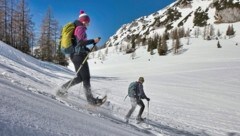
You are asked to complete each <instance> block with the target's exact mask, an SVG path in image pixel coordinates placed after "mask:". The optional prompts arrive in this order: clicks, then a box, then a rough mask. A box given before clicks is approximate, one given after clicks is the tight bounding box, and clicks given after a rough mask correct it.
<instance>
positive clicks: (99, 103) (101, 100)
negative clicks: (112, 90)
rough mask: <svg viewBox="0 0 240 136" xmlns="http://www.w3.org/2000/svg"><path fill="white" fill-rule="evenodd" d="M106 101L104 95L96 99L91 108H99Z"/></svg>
mask: <svg viewBox="0 0 240 136" xmlns="http://www.w3.org/2000/svg"><path fill="white" fill-rule="evenodd" d="M106 101H107V95H105V96H104V97H103V98H102V99H99V98H96V103H94V104H92V105H93V106H101V105H102V104H104V103H105V102H106Z"/></svg>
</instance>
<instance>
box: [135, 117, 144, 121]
mask: <svg viewBox="0 0 240 136" xmlns="http://www.w3.org/2000/svg"><path fill="white" fill-rule="evenodd" d="M136 120H137V121H144V119H143V118H141V117H137V119H136Z"/></svg>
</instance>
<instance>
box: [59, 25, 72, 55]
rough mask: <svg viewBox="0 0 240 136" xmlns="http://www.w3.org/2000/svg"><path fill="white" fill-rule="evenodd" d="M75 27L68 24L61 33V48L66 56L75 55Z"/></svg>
mask: <svg viewBox="0 0 240 136" xmlns="http://www.w3.org/2000/svg"><path fill="white" fill-rule="evenodd" d="M74 30H75V25H74V23H72V22H69V23H67V24H66V25H65V26H64V27H63V29H62V33H61V40H60V47H61V51H62V52H63V53H64V54H71V53H74V47H73V41H74V40H75V37H74Z"/></svg>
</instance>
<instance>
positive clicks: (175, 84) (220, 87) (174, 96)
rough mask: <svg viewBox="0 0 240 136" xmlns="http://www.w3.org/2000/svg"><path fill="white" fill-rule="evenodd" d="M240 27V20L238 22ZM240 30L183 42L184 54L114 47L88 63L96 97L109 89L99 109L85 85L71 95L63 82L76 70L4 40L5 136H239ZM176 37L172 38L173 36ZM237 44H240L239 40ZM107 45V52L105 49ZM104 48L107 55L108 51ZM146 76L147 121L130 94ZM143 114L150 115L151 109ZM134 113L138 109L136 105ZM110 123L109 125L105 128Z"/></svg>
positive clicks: (1, 98)
mask: <svg viewBox="0 0 240 136" xmlns="http://www.w3.org/2000/svg"><path fill="white" fill-rule="evenodd" d="M234 25H236V26H239V24H238V23H236V24H234ZM239 38H240V36H239V32H237V34H236V36H235V37H234V38H231V39H224V38H223V39H220V43H221V45H222V48H220V49H219V48H217V41H216V40H212V41H204V40H202V38H190V45H186V43H187V39H181V42H182V43H183V44H184V46H183V49H182V53H181V54H179V55H173V54H168V55H167V56H158V54H157V53H156V54H155V55H149V54H148V53H146V47H144V46H141V47H138V50H137V51H136V56H135V59H132V58H131V55H129V54H128V55H126V54H122V53H120V52H117V51H116V50H115V49H114V47H112V48H109V53H108V54H107V56H106V57H105V60H104V61H102V60H99V59H98V58H97V56H98V55H96V54H97V53H95V58H92V57H93V55H91V58H92V59H90V60H89V65H90V70H91V75H92V80H91V81H92V82H91V84H92V89H93V93H94V94H95V95H103V94H105V93H107V94H108V102H107V103H106V104H105V105H103V106H102V107H101V108H93V107H89V106H88V105H87V103H86V100H85V97H84V94H83V91H82V87H81V85H76V86H74V87H73V88H71V89H70V90H69V97H68V98H67V99H59V98H56V97H55V96H54V94H55V90H56V89H57V86H59V85H61V84H62V83H64V82H66V81H67V80H69V79H70V78H71V77H73V76H74V73H73V72H71V71H70V70H68V69H66V68H64V67H61V66H56V65H52V64H49V63H47V62H41V61H38V60H35V59H34V58H31V57H29V56H27V55H24V54H22V53H20V52H19V51H16V50H15V49H13V48H11V47H9V46H8V45H6V44H4V43H1V44H0V49H1V50H0V62H1V63H0V73H1V78H0V86H1V88H0V92H1V95H0V102H1V104H0V106H1V108H0V126H1V127H0V133H1V135H15V134H16V133H19V135H171V136H172V135H174V136H175V135H176V136H178V135H214V136H219V135H222V136H225V135H240V131H239V130H240V128H239V126H240V124H239V122H240V120H239V113H240V109H239V107H240V92H239V89H240V72H239V71H240V54H239V52H240V47H239ZM168 42H171V41H168ZM236 43H238V45H236ZM104 50H105V49H104ZM104 50H101V52H104ZM139 76H144V77H145V80H146V82H145V83H144V89H145V92H146V94H147V95H148V97H150V98H151V101H150V107H149V120H147V124H145V123H143V124H140V125H136V124H135V123H134V118H135V117H136V115H137V111H135V112H134V114H133V116H132V120H131V123H130V124H129V125H126V124H125V123H123V118H124V116H125V115H126V112H127V111H128V110H129V108H130V102H129V99H128V98H127V99H126V100H125V101H124V97H125V96H126V94H127V87H128V85H129V83H130V82H132V81H135V80H137V78H138V77H139ZM144 103H145V104H146V110H145V111H144V114H143V117H148V106H147V103H146V101H145V100H144ZM136 110H139V109H138V108H137V109H136ZM102 124H104V125H102Z"/></svg>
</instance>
